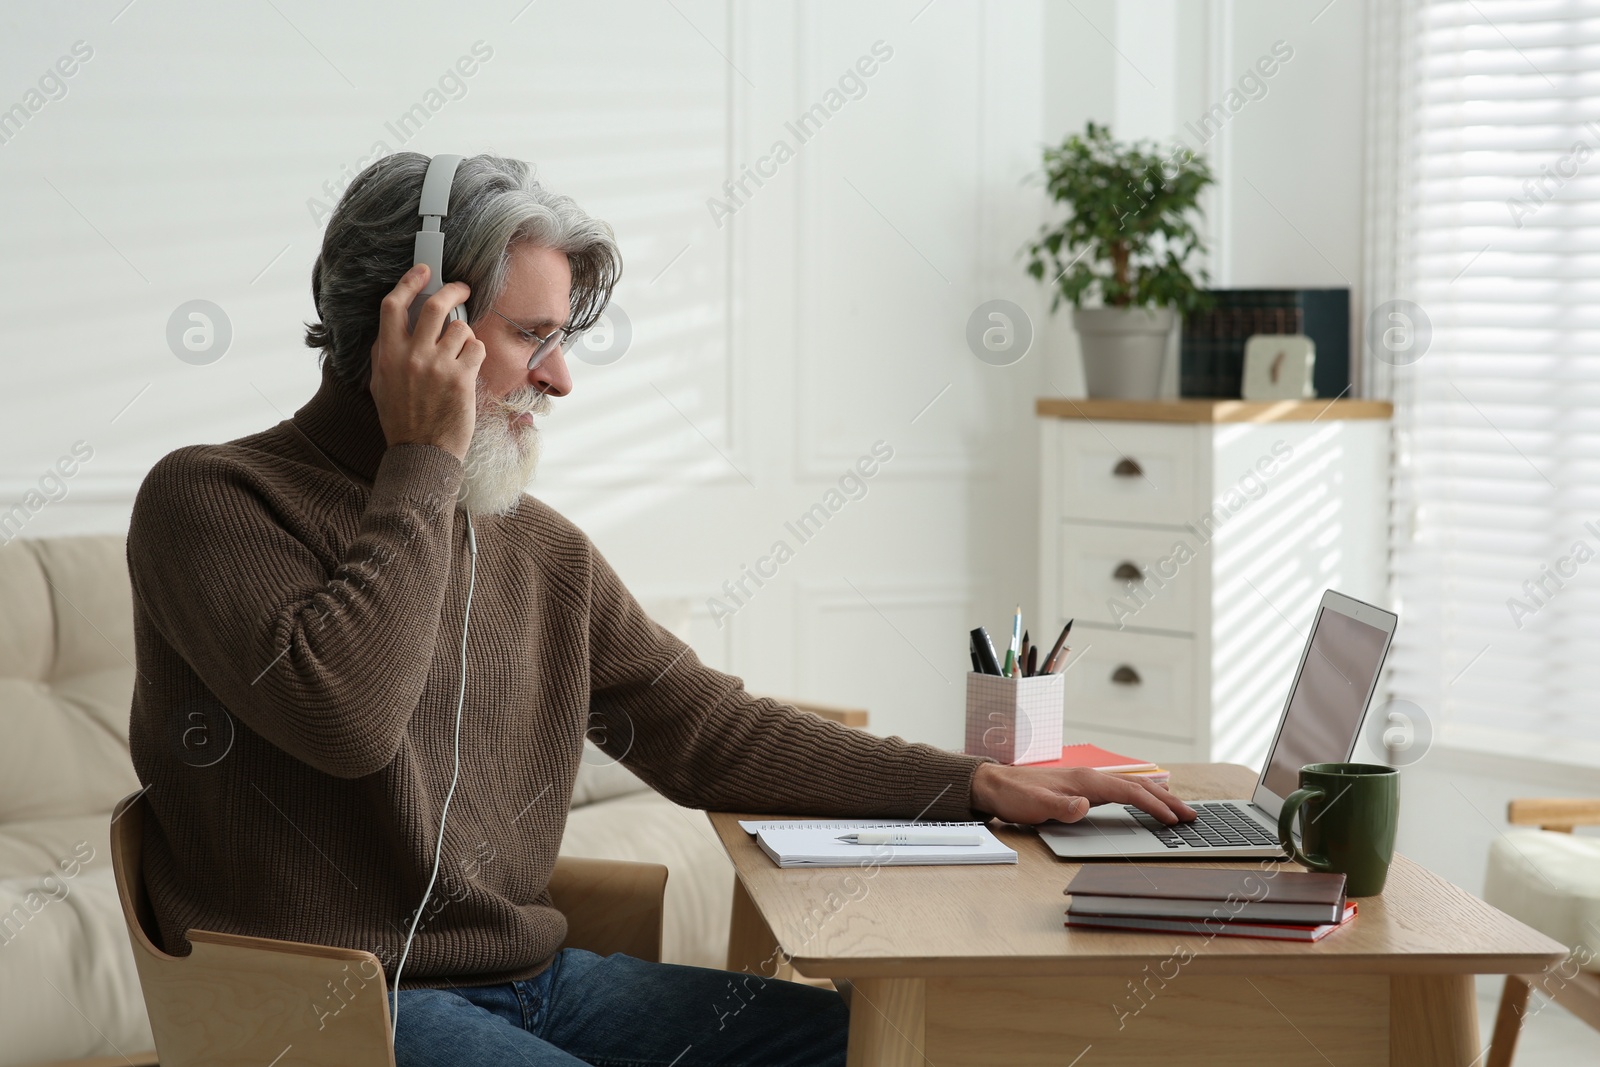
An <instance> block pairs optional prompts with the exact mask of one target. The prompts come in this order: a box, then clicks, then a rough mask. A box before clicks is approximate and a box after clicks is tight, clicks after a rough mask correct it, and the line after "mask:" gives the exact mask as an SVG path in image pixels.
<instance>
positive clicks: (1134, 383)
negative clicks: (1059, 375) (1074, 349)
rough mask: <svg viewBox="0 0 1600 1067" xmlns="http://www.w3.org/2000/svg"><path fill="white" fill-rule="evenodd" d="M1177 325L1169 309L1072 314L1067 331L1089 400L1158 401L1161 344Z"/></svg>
mask: <svg viewBox="0 0 1600 1067" xmlns="http://www.w3.org/2000/svg"><path fill="white" fill-rule="evenodd" d="M1177 322H1178V316H1177V313H1176V312H1174V311H1173V310H1172V309H1171V308H1076V309H1074V310H1073V312H1072V325H1073V327H1074V328H1075V329H1076V330H1077V331H1078V347H1079V348H1080V349H1081V350H1082V352H1083V380H1084V383H1085V384H1086V385H1087V386H1088V388H1089V395H1090V396H1093V397H1116V398H1118V399H1122V400H1154V399H1155V398H1156V397H1157V396H1159V395H1160V393H1161V371H1162V368H1163V366H1164V364H1165V363H1166V359H1167V343H1168V341H1169V340H1170V339H1171V336H1172V330H1173V328H1174V327H1175V326H1176V325H1177Z"/></svg>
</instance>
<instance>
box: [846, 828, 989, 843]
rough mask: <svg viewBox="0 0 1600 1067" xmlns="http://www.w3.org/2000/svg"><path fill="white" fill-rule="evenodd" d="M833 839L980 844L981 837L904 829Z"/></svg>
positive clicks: (869, 841)
mask: <svg viewBox="0 0 1600 1067" xmlns="http://www.w3.org/2000/svg"><path fill="white" fill-rule="evenodd" d="M835 840H838V841H844V842H846V843H848V844H852V845H981V844H983V838H981V837H979V836H978V835H977V834H951V833H937V832H935V833H921V832H916V831H913V832H910V833H907V832H906V831H904V830H866V831H863V832H862V833H858V834H845V835H844V836H843V837H840V838H836V839H835Z"/></svg>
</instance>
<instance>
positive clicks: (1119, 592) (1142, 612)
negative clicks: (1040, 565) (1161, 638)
mask: <svg viewBox="0 0 1600 1067" xmlns="http://www.w3.org/2000/svg"><path fill="white" fill-rule="evenodd" d="M1180 545H1181V546H1182V549H1183V552H1182V553H1180V552H1178V551H1175V550H1176V549H1178V548H1179V546H1180ZM1060 546H1061V547H1060V554H1059V555H1058V557H1057V558H1058V559H1059V560H1060V575H1061V614H1062V615H1065V616H1067V617H1069V618H1070V617H1072V616H1077V617H1078V618H1079V619H1081V620H1083V621H1084V622H1097V623H1102V624H1104V625H1106V626H1114V627H1117V628H1119V629H1120V628H1122V627H1123V626H1143V627H1149V628H1150V629H1155V630H1177V631H1179V632H1181V633H1192V632H1193V631H1194V628H1195V622H1194V617H1195V616H1194V612H1195V602H1196V595H1195V589H1196V587H1197V586H1198V585H1199V584H1200V580H1199V575H1200V568H1202V567H1205V566H1209V563H1208V561H1207V560H1206V558H1205V552H1206V549H1204V548H1203V547H1200V546H1199V545H1198V544H1197V543H1196V541H1195V539H1194V538H1193V537H1191V536H1189V535H1188V534H1187V533H1186V532H1180V531H1174V530H1151V529H1146V528H1143V527H1138V526H1131V527H1119V526H1095V525H1089V524H1087V523H1063V524H1062V526H1061V541H1060ZM1185 553H1186V554H1187V558H1188V562H1182V561H1183V560H1184V558H1185V555H1184V554H1185Z"/></svg>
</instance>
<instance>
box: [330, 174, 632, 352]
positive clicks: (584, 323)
mask: <svg viewBox="0 0 1600 1067" xmlns="http://www.w3.org/2000/svg"><path fill="white" fill-rule="evenodd" d="M428 160H429V157H428V156H424V155H419V154H418V153H416V152H397V153H394V154H393V155H387V156H384V157H383V158H381V159H379V160H377V161H376V162H375V163H373V164H372V165H371V166H369V167H367V169H366V170H363V171H362V172H361V173H360V174H358V175H356V177H355V180H354V181H352V182H351V183H350V187H349V188H348V189H346V190H345V192H344V195H343V196H342V197H341V198H340V200H339V206H338V207H337V208H335V209H334V212H333V216H332V217H331V218H330V219H329V220H328V228H327V231H326V232H325V233H324V234H323V235H322V251H321V252H320V253H318V255H317V262H316V265H315V266H313V267H312V268H311V300H312V302H313V303H314V304H315V305H316V308H317V315H318V316H319V317H320V319H321V321H320V322H317V323H307V324H306V337H305V341H306V345H307V347H309V348H316V349H320V350H321V351H322V358H323V360H324V361H325V362H327V363H330V364H331V365H332V367H333V372H334V374H336V375H337V376H338V377H339V378H341V379H343V380H344V381H346V382H350V383H352V384H359V383H361V382H363V381H365V380H366V375H367V364H368V362H369V361H370V359H371V353H372V344H373V342H374V341H376V340H377V338H378V312H379V306H380V305H381V304H382V302H383V298H384V296H386V295H387V294H388V293H389V291H390V290H391V289H393V288H394V286H395V283H396V282H398V281H399V280H400V276H401V275H402V274H404V273H405V272H406V271H407V270H409V269H410V268H411V264H412V248H413V238H414V237H415V235H416V232H417V230H418V229H419V228H420V227H421V222H420V220H419V219H418V217H417V204H418V201H419V199H420V198H421V196H422V179H423V176H424V175H425V174H426V173H427V170H428ZM444 231H445V247H444V277H445V280H446V281H460V282H465V283H467V285H469V286H470V287H471V288H472V295H471V296H470V297H468V298H467V304H466V312H467V322H468V323H469V324H475V323H477V322H478V320H479V319H481V318H482V317H483V316H484V315H486V314H487V313H488V309H489V308H491V307H493V306H494V304H495V301H497V300H499V298H500V294H501V292H502V291H504V289H505V284H506V272H507V270H508V268H509V265H510V261H511V250H512V248H513V247H515V246H516V245H517V244H519V243H521V242H524V241H526V242H531V243H533V244H535V245H538V246H540V247H543V248H553V249H555V250H556V251H558V252H565V253H566V254H567V262H568V264H569V265H570V266H571V268H572V312H571V318H570V319H569V320H568V326H569V328H571V329H572V330H574V331H578V330H583V329H587V328H588V327H590V326H592V325H594V323H595V321H596V320H598V319H599V318H600V314H601V312H603V311H604V310H605V308H606V304H607V303H608V302H609V301H610V300H611V291H612V289H614V288H615V287H616V284H617V279H618V278H619V277H621V275H622V253H621V252H619V251H618V250H617V242H616V238H615V237H614V236H613V234H612V232H611V227H610V226H608V225H606V224H605V223H604V222H602V221H600V220H599V219H596V218H593V217H592V216H590V215H589V214H588V213H587V212H585V211H584V210H583V209H582V208H581V207H579V206H578V204H577V202H576V201H574V200H573V199H572V198H571V197H569V196H561V195H559V194H556V193H552V192H550V191H549V190H547V189H546V188H545V187H544V186H542V185H540V184H539V183H538V182H537V181H536V180H534V178H533V176H532V169H531V168H530V167H529V166H528V164H526V163H524V162H522V161H521V160H518V159H506V158H504V157H502V156H492V155H477V156H468V157H467V158H465V159H463V160H462V161H461V165H460V166H459V167H457V168H456V175H455V181H454V182H453V183H452V184H451V187H450V216H449V218H447V219H446V220H445V221H444Z"/></svg>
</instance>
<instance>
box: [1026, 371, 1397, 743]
mask: <svg viewBox="0 0 1600 1067" xmlns="http://www.w3.org/2000/svg"><path fill="white" fill-rule="evenodd" d="M1038 413H1039V415H1040V416H1041V420H1042V424H1041V435H1040V438H1041V443H1042V448H1043V455H1042V456H1041V480H1040V491H1041V500H1040V522H1041V529H1040V546H1041V554H1042V558H1041V561H1040V579H1041V580H1040V590H1039V595H1040V608H1041V613H1042V614H1041V617H1042V618H1043V619H1045V620H1049V624H1048V625H1044V626H1041V627H1040V630H1041V632H1049V633H1054V632H1055V631H1056V630H1057V629H1059V627H1060V626H1061V624H1062V623H1064V622H1065V621H1066V620H1067V619H1068V618H1076V619H1077V622H1076V623H1075V624H1074V625H1073V630H1072V638H1071V640H1070V642H1069V643H1070V644H1071V646H1072V648H1073V656H1072V659H1071V661H1070V666H1069V667H1068V671H1067V684H1066V691H1067V695H1066V710H1065V729H1066V738H1067V740H1069V741H1072V740H1081V741H1093V742H1095V743H1096V744H1100V745H1103V746H1105V747H1107V748H1112V749H1115V750H1119V751H1122V752H1123V753H1124V754H1126V755H1130V756H1139V757H1143V758H1147V759H1155V760H1162V761H1181V760H1201V761H1204V760H1218V761H1227V762H1236V763H1245V764H1247V765H1250V766H1255V767H1258V766H1259V765H1260V763H1261V760H1262V759H1263V758H1264V756H1265V754H1266V748H1267V745H1268V744H1269V743H1270V741H1271V733H1272V728H1273V725H1274V723H1275V721H1276V719H1277V716H1278V714H1279V712H1280V711H1281V710H1282V708H1283V702H1284V700H1285V698H1286V697H1287V696H1288V686H1289V683H1290V681H1291V680H1292V676H1293V672H1294V666H1295V664H1296V663H1297V662H1298V660H1299V653H1300V649H1301V646H1302V645H1303V644H1304V642H1305V635H1306V631H1307V628H1308V626H1309V625H1310V623H1311V620H1312V616H1313V614H1314V613H1315V609H1316V605H1317V602H1318V600H1320V599H1321V596H1322V592H1323V590H1325V589H1330V588H1332V589H1337V590H1339V591H1340V592H1343V593H1347V594H1349V595H1351V596H1354V597H1357V598H1359V599H1362V600H1367V601H1371V602H1375V603H1382V602H1383V596H1384V588H1385V573H1386V567H1385V558H1386V538H1385V524H1386V515H1387V498H1388V478H1389V470H1388V463H1389V422H1388V419H1389V414H1390V409H1389V405H1387V404H1384V403H1380V402H1375V401H1365V400H1341V401H1336V402H1334V403H1332V404H1329V403H1328V402H1327V401H1321V400H1317V401H1303V402H1286V403H1277V404H1252V403H1244V402H1241V401H1221V400H1217V401H1213V400H1163V401H1148V402H1146V401H1114V400H1075V401H1056V400H1048V399H1046V400H1040V401H1039V403H1038Z"/></svg>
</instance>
